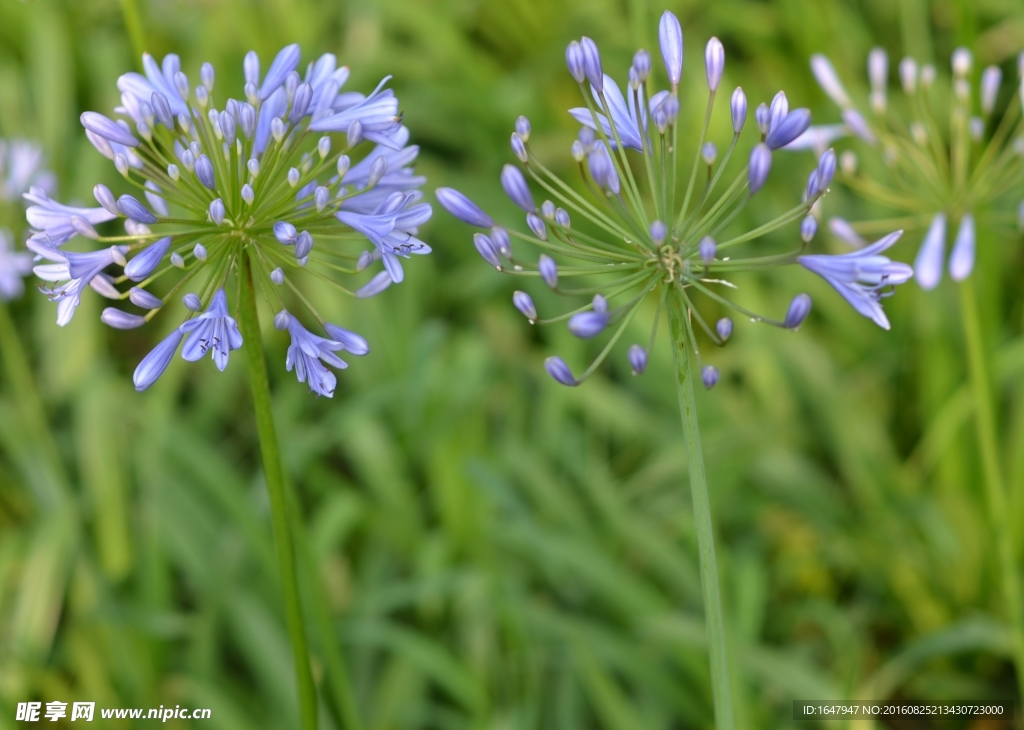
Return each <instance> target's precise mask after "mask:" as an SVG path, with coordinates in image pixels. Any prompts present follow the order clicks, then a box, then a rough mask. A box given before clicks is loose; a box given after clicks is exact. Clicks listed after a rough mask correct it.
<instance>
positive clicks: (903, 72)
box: [900, 57, 917, 96]
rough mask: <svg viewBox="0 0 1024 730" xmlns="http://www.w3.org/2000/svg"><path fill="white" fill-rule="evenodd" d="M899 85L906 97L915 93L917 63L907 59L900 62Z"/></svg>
mask: <svg viewBox="0 0 1024 730" xmlns="http://www.w3.org/2000/svg"><path fill="white" fill-rule="evenodd" d="M900 83H901V84H902V85H903V92H904V93H905V94H907V95H908V96H909V95H911V94H913V93H914V92H915V91H917V61H915V60H914V59H912V58H909V57H907V58H904V59H903V60H902V61H900Z"/></svg>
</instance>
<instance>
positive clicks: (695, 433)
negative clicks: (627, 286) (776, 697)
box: [668, 292, 735, 730]
mask: <svg viewBox="0 0 1024 730" xmlns="http://www.w3.org/2000/svg"><path fill="white" fill-rule="evenodd" d="M668 298H669V301H668V323H669V331H670V333H671V337H672V351H673V354H674V356H675V364H676V385H677V389H678V391H679V413H680V415H681V416H682V419H683V434H684V436H685V438H686V460H687V463H688V464H689V467H690V495H691V497H692V498H693V520H694V526H695V528H696V531H697V552H698V554H699V558H700V585H701V592H702V594H703V598H704V622H705V626H706V627H707V635H708V650H709V653H710V655H711V692H712V695H713V698H714V704H715V727H716V728H717V729H718V730H734V728H735V721H734V719H733V707H732V692H731V690H730V687H729V661H728V655H727V650H726V642H725V620H724V618H723V617H722V597H721V592H720V591H719V588H718V564H717V562H716V560H715V536H714V530H713V527H712V523H711V504H710V502H709V501H708V483H707V476H706V475H705V473H704V455H703V453H702V452H701V445H700V430H699V427H698V423H697V405H696V403H695V401H694V396H693V373H692V371H691V369H690V354H689V353H688V352H687V351H686V331H685V330H686V323H685V320H684V317H686V312H685V311H684V309H683V302H682V298H681V297H680V296H679V294H678V293H677V292H669V295H668Z"/></svg>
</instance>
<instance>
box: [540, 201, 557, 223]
mask: <svg viewBox="0 0 1024 730" xmlns="http://www.w3.org/2000/svg"><path fill="white" fill-rule="evenodd" d="M540 214H541V215H542V216H544V217H545V218H547V219H548V220H549V221H553V220H554V219H555V204H554V203H552V202H551V201H550V200H545V201H544V202H543V203H541V204H540Z"/></svg>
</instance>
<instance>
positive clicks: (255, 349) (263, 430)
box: [239, 256, 317, 730]
mask: <svg viewBox="0 0 1024 730" xmlns="http://www.w3.org/2000/svg"><path fill="white" fill-rule="evenodd" d="M241 263H242V272H241V274H242V277H243V279H242V287H241V289H242V292H241V293H242V298H241V302H240V304H241V306H240V307H239V324H240V325H241V329H242V337H243V338H244V340H245V353H246V362H247V364H248V366H249V382H250V385H251V387H252V400H253V408H254V410H255V411H256V426H257V429H258V431H259V438H260V452H261V454H262V455H263V472H264V476H265V478H266V481H267V492H268V494H269V496H270V515H271V520H272V522H273V526H274V547H275V548H276V550H277V563H278V569H279V570H280V571H281V588H282V591H283V593H284V614H285V622H286V623H287V625H288V636H289V638H290V639H291V644H292V659H293V661H294V662H295V681H296V683H297V684H298V690H299V712H300V714H301V717H302V728H303V730H315V729H316V727H317V719H316V687H315V686H314V685H313V674H312V672H311V670H310V666H309V647H308V646H307V644H306V627H305V625H304V623H303V618H302V606H301V604H300V601H299V582H298V579H297V577H296V571H295V546H294V543H293V540H292V531H291V527H290V525H289V521H288V499H287V495H286V493H285V481H284V470H283V469H282V466H281V454H280V450H279V449H278V446H277V435H276V433H275V432H274V414H273V412H272V410H271V408H270V381H269V379H268V377H267V363H266V360H264V358H263V340H262V338H261V336H260V322H259V318H258V316H257V314H256V283H255V281H254V280H253V276H252V264H251V262H250V260H249V257H248V256H243V258H242V262H241Z"/></svg>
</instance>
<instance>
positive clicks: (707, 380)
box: [700, 365, 718, 390]
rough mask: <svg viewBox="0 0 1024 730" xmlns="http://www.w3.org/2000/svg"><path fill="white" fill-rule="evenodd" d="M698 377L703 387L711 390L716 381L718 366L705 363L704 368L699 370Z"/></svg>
mask: <svg viewBox="0 0 1024 730" xmlns="http://www.w3.org/2000/svg"><path fill="white" fill-rule="evenodd" d="M700 379H701V381H702V382H703V383H704V387H705V388H707V389H708V390H711V389H712V388H714V387H715V384H716V383H717V382H718V368H716V367H715V366H714V365H705V366H704V369H703V370H701V371H700Z"/></svg>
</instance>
